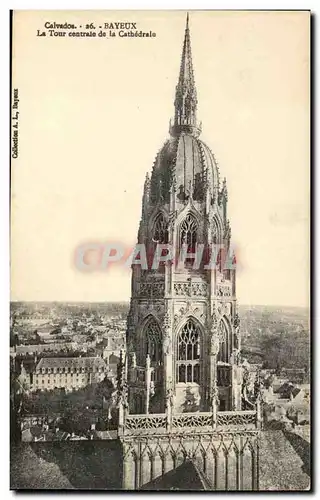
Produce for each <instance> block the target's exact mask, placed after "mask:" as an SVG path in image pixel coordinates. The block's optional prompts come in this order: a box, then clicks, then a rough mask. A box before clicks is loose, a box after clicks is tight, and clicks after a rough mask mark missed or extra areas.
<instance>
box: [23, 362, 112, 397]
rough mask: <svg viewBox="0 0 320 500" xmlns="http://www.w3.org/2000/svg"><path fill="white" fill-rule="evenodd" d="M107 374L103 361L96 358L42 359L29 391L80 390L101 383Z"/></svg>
mask: <svg viewBox="0 0 320 500" xmlns="http://www.w3.org/2000/svg"><path fill="white" fill-rule="evenodd" d="M107 372H108V368H107V365H106V363H105V362H104V360H103V359H102V358H100V357H96V358H85V357H84V358H42V359H41V360H40V361H39V363H38V364H37V366H36V369H35V371H34V373H33V374H32V380H31V381H30V386H31V390H38V389H40V390H52V389H54V388H65V389H66V390H70V391H71V390H74V389H80V388H81V387H86V386H87V385H89V384H93V383H97V382H101V381H102V380H103V379H104V378H105V376H106V374H107Z"/></svg>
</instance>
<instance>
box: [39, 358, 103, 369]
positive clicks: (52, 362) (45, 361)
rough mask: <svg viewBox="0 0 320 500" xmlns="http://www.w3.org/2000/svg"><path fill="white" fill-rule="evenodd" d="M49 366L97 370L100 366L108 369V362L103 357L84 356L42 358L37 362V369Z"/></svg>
mask: <svg viewBox="0 0 320 500" xmlns="http://www.w3.org/2000/svg"><path fill="white" fill-rule="evenodd" d="M43 368H45V369H47V368H50V369H52V368H58V369H60V368H72V369H81V368H85V369H87V370H90V371H91V370H97V369H99V368H104V369H106V364H105V362H104V360H103V359H102V358H99V357H96V358H93V357H88V358H86V357H83V358H79V357H77V358H42V359H40V361H39V363H38V364H37V370H41V369H43Z"/></svg>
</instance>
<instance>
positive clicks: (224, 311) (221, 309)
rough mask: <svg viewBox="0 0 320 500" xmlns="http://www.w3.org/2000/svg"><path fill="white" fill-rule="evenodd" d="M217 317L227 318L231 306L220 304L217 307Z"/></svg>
mask: <svg viewBox="0 0 320 500" xmlns="http://www.w3.org/2000/svg"><path fill="white" fill-rule="evenodd" d="M217 312H218V314H219V316H229V315H230V312H231V305H230V303H229V302H220V303H219V304H218V306H217Z"/></svg>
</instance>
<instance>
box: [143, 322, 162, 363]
mask: <svg viewBox="0 0 320 500" xmlns="http://www.w3.org/2000/svg"><path fill="white" fill-rule="evenodd" d="M145 339H146V353H145V354H146V355H147V354H149V356H150V361H151V363H158V362H161V359H162V350H161V331H160V327H159V325H158V323H157V322H156V320H155V319H153V318H151V319H150V320H149V321H148V323H147V325H146V329H145Z"/></svg>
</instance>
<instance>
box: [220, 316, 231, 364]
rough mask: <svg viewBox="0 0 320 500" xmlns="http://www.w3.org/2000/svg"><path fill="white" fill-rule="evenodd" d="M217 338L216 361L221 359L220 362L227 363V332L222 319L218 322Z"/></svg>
mask: <svg viewBox="0 0 320 500" xmlns="http://www.w3.org/2000/svg"><path fill="white" fill-rule="evenodd" d="M219 338H220V347H219V352H218V357H217V361H221V362H222V363H229V332H228V328H227V325H226V324H225V322H224V321H220V323H219Z"/></svg>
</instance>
